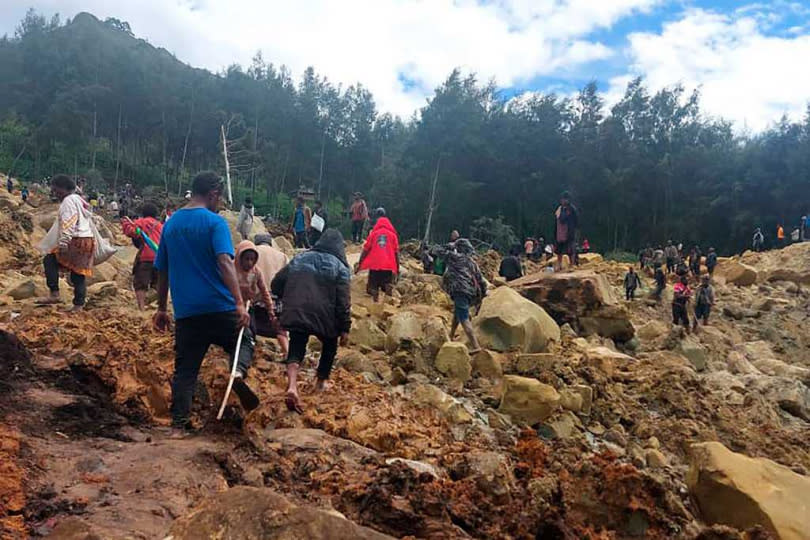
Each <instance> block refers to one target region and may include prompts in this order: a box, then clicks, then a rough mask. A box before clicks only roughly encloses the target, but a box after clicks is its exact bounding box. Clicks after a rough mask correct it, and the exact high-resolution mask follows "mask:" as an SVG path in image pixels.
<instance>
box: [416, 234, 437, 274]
mask: <svg viewBox="0 0 810 540" xmlns="http://www.w3.org/2000/svg"><path fill="white" fill-rule="evenodd" d="M419 253H420V259H421V261H422V271H423V272H424V273H425V274H432V273H433V261H434V259H433V255H431V253H430V247H429V246H428V245H427V244H426V243H425V242H422V243H420V244H419Z"/></svg>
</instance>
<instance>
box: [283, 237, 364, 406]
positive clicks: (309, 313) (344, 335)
mask: <svg viewBox="0 0 810 540" xmlns="http://www.w3.org/2000/svg"><path fill="white" fill-rule="evenodd" d="M350 280H351V273H350V271H349V263H348V262H347V261H346V253H345V248H344V242H343V236H342V235H341V234H340V232H338V231H337V230H336V229H327V230H326V231H325V232H324V233H323V235H322V236H321V239H320V240H319V241H318V243H317V244H315V247H314V248H312V249H311V250H310V251H306V252H304V253H301V254H299V255H297V256H296V257H295V258H293V260H292V261H290V264H288V265H287V266H286V267H285V268H284V269H282V270H281V271H280V272H279V273H278V274H276V277H275V278H274V279H273V282H272V284H271V289H272V291H273V294H275V295H276V296H277V297H279V298H280V299H281V301H282V303H283V305H284V309H283V311H282V313H281V325H282V326H283V327H284V328H285V329H286V330H288V331H289V332H290V352H289V354H288V355H287V377H288V379H289V386H288V388H287V400H286V402H287V407H288V408H289V409H290V410H294V411H298V412H301V411H302V409H301V405H300V400H299V396H298V386H297V378H298V369H299V364H300V363H301V362H302V361H303V360H304V356H305V354H306V347H307V342H308V341H309V337H310V336H316V337H317V338H318V339H319V340H320V341H321V344H322V348H321V358H320V361H319V362H318V385H317V388H318V390H324V389H325V388H326V381H327V380H328V379H329V375H330V373H331V372H332V364H333V363H334V361H335V355H336V354H337V348H338V339H340V343H341V344H342V345H345V344H346V343H347V342H348V337H349V330H350V329H351V324H352V319H351V291H350Z"/></svg>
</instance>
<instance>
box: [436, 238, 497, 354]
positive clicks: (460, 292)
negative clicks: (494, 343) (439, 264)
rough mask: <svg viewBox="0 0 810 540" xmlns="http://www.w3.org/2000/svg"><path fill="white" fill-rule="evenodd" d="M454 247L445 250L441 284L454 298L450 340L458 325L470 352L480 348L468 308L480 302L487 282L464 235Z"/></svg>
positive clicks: (484, 294) (485, 290)
mask: <svg viewBox="0 0 810 540" xmlns="http://www.w3.org/2000/svg"><path fill="white" fill-rule="evenodd" d="M454 245H455V249H454V250H450V251H447V252H446V255H445V256H446V260H447V270H445V272H444V278H443V280H442V287H443V288H444V291H445V292H446V293H447V294H448V295H450V298H452V299H453V324H452V325H451V327H450V339H454V337H455V334H456V330H457V329H458V325H459V324H460V325H461V326H462V328H464V332H465V333H466V334H467V338H468V339H469V340H470V344H471V345H472V347H473V352H475V351H478V350H480V348H481V347H480V345H479V344H478V339H477V338H476V336H475V332H474V331H473V326H472V322H471V321H470V307H471V306H473V305H476V304H478V303H480V302H481V300H482V299H483V298H484V296H486V294H487V285H486V282H485V281H484V277H483V276H482V275H481V269H480V268H478V265H477V264H476V263H475V261H474V260H473V258H472V255H473V253H474V252H475V249H473V246H472V244H471V243H470V241H469V240H467V239H466V238H460V239H458V240H457V241H456V242H455V244H454Z"/></svg>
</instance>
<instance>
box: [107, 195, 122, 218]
mask: <svg viewBox="0 0 810 540" xmlns="http://www.w3.org/2000/svg"><path fill="white" fill-rule="evenodd" d="M110 212H111V213H112V214H113V215H115V214H118V201H116V200H115V199H113V200H112V202H111V203H110ZM118 217H123V216H121V215H119V216H118Z"/></svg>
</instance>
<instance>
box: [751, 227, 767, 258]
mask: <svg viewBox="0 0 810 540" xmlns="http://www.w3.org/2000/svg"><path fill="white" fill-rule="evenodd" d="M764 244H765V235H764V234H762V229H760V228H759V227H757V228H756V230H755V231H754V237H753V238H752V239H751V249H753V250H754V251H755V252H757V253H759V252H760V251H762V247H763V245H764Z"/></svg>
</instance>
